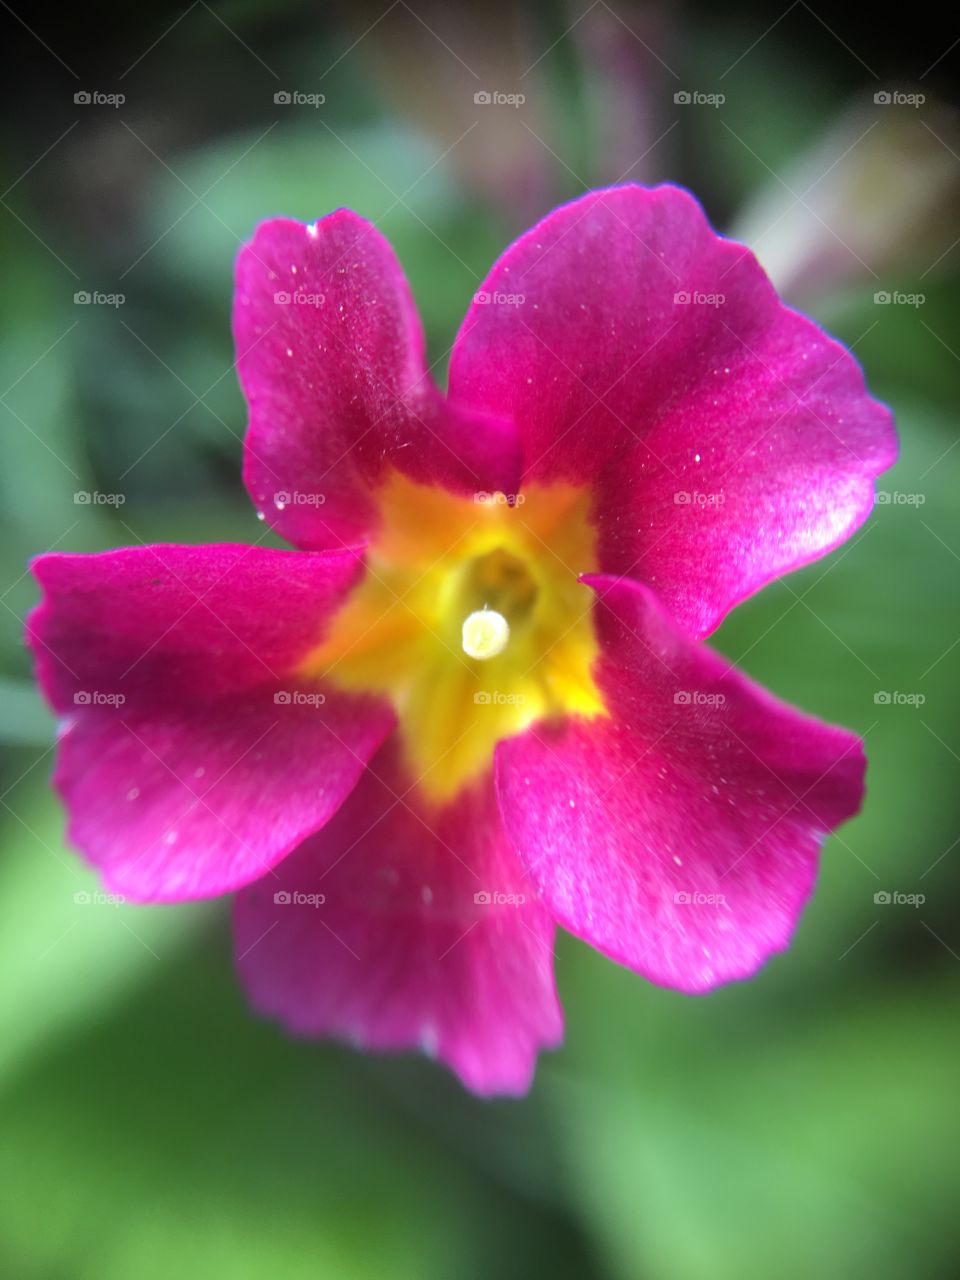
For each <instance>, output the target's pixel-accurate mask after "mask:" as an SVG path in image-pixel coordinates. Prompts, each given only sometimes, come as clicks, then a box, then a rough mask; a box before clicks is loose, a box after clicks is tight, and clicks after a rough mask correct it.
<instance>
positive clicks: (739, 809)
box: [496, 576, 865, 992]
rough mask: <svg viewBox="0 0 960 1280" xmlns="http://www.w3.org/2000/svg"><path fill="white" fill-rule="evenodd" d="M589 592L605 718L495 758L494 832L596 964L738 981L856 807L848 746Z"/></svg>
mask: <svg viewBox="0 0 960 1280" xmlns="http://www.w3.org/2000/svg"><path fill="white" fill-rule="evenodd" d="M588 581H589V582H590V585H592V586H593V587H594V588H595V589H596V591H597V592H598V600H597V604H596V621H597V627H598V633H599V637H600V643H601V657H600V658H599V659H598V661H597V664H596V668H595V675H596V678H597V682H598V685H599V687H600V689H601V691H602V693H603V695H604V698H605V701H606V705H607V707H608V708H609V712H610V715H609V718H600V719H596V720H592V721H589V722H588V721H584V720H570V721H568V722H567V723H565V724H557V725H540V726H537V727H535V728H533V729H531V730H529V731H528V732H527V733H525V734H522V735H520V736H518V737H516V738H513V739H510V740H508V741H505V742H502V743H501V744H500V745H499V746H498V748H497V753H496V776H497V790H498V795H499V800H500V808H501V812H502V814H503V819H504V824H505V826H506V829H507V833H508V835H509V837H510V839H511V840H512V841H513V842H514V844H515V845H516V847H517V848H518V849H519V850H520V853H521V857H522V858H523V860H524V862H525V863H526V865H527V868H528V870H529V871H530V873H531V875H532V876H533V878H534V880H535V881H536V882H537V884H538V885H539V886H540V887H541V890H542V893H543V899H544V902H545V904H546V906H547V907H548V908H549V909H550V910H551V911H552V912H553V914H554V915H555V917H556V919H557V921H558V923H560V924H562V925H564V926H565V927H566V928H567V929H569V930H570V931H571V932H572V933H575V934H577V935H578V936H579V937H581V938H584V939H586V940H587V941H588V942H590V943H592V944H593V945H594V946H596V947H597V948H598V949H599V950H601V951H603V952H605V953H606V954H607V955H609V956H611V957H612V958H613V959H615V960H618V961H620V962H622V963H623V964H626V965H629V966H630V967H631V968H633V969H636V970H637V971H638V972H640V973H642V974H644V975H645V976H647V977H648V978H650V979H651V980H652V981H654V982H657V983H660V984H662V985H664V986H670V987H676V988H678V989H680V990H682V991H688V992H697V991H704V990H707V989H708V988H710V987H713V986H715V985H717V984H718V983H721V982H725V981H728V980H730V979H733V978H745V977H748V976H749V975H750V974H752V973H753V972H754V971H755V970H756V969H757V968H758V967H759V966H760V965H761V964H762V963H763V962H764V961H765V960H766V959H767V958H768V957H769V956H770V955H771V954H772V953H773V952H776V951H779V950H782V949H783V948H784V947H785V946H786V945H787V943H788V942H789V940H790V936H791V934H792V933H793V930H794V928H795V926H796V923H797V919H798V916H799V914H800V911H801V910H802V908H803V906H804V904H805V902H806V901H807V899H808V897H809V895H810V893H811V892H812V889H813V886H814V881H815V879H816V873H817V864H818V855H819V849H820V844H821V842H822V839H823V837H824V835H825V833H826V832H829V831H830V830H832V829H833V828H834V827H836V826H837V825H838V824H839V823H841V822H843V821H845V820H846V819H847V818H849V817H851V816H852V815H853V814H855V813H856V812H857V810H858V808H859V806H860V802H861V799H862V792H863V771H864V764H865V762H864V759H863V752H862V749H861V744H860V741H859V739H858V738H856V737H855V736H854V735H852V734H850V733H848V732H846V731H845V730H843V729H838V728H834V727H832V726H830V725H826V724H822V723H821V722H819V721H817V720H813V719H811V718H810V717H808V716H805V715H801V714H800V713H799V712H798V711H795V710H793V709H792V708H790V707H788V706H786V705H785V704H783V703H780V702H778V701H777V700H776V699H774V698H773V697H771V696H770V695H769V694H768V693H766V692H765V691H764V690H762V689H760V688H759V687H758V686H757V685H755V684H753V683H752V682H751V681H750V680H748V679H746V678H745V677H744V676H743V675H741V674H739V673H738V672H737V671H734V670H732V669H731V668H729V667H728V666H727V665H726V663H725V662H724V661H723V660H722V659H721V658H720V657H719V656H718V655H717V654H715V653H713V652H711V651H710V650H709V649H705V648H702V647H699V646H696V645H694V644H692V643H691V642H690V641H689V640H688V639H686V638H685V637H684V636H683V634H682V633H680V632H679V631H678V630H677V628H676V626H675V624H674V623H673V622H672V621H671V620H670V619H669V618H668V615H667V614H666V612H665V611H664V610H663V608H662V607H661V606H660V604H659V603H658V602H657V599H656V597H655V596H654V594H653V593H652V592H651V591H649V590H648V589H647V588H645V587H643V586H641V585H639V584H637V583H634V582H630V581H627V580H619V581H618V580H615V579H612V578H604V577H602V576H597V577H595V578H592V579H588Z"/></svg>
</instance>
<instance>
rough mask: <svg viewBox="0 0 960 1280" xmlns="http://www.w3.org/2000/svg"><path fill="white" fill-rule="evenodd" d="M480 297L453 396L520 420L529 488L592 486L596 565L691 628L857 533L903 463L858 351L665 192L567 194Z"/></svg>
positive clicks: (510, 253)
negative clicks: (637, 582) (648, 593)
mask: <svg viewBox="0 0 960 1280" xmlns="http://www.w3.org/2000/svg"><path fill="white" fill-rule="evenodd" d="M477 296H478V297H486V298H488V299H491V301H488V302H486V303H483V304H477V303H475V304H474V305H473V306H472V307H471V308H470V311H469V312H468V314H467V317H466V320H465V322H464V325H463V328H462V329H461V331H460V335H459V336H458V338H457V342H456V345H455V347H454V351H453V356H452V359H451V364H450V389H451V395H454V396H456V397H457V399H458V401H459V402H461V403H465V404H469V405H471V406H473V407H474V408H475V409H478V410H480V409H483V410H486V411H488V412H490V413H496V414H501V415H504V416H506V417H510V418H512V419H513V420H514V421H515V422H516V423H517V428H518V430H519V432H520V435H521V439H522V443H523V450H524V479H525V481H527V482H529V481H531V480H549V479H566V480H571V481H574V482H579V483H584V484H591V485H593V486H595V494H594V519H595V521H596V523H597V526H598V530H599V540H600V547H599V556H600V560H599V563H600V567H601V569H602V571H603V572H608V573H616V574H629V575H632V576H634V577H637V578H639V579H642V580H644V581H646V582H649V583H651V584H652V585H654V586H655V587H656V589H657V591H658V592H659V594H660V595H661V597H662V598H663V599H664V600H665V601H666V602H667V604H668V605H669V607H670V608H671V610H672V612H673V613H674V615H675V616H676V617H677V618H678V620H679V621H680V622H681V623H682V624H683V625H684V626H685V627H686V628H687V629H688V630H689V631H691V632H692V633H693V634H694V635H697V636H702V635H705V634H707V633H709V632H710V631H712V630H713V629H714V627H716V626H717V625H718V623H719V622H720V621H721V619H722V618H723V616H724V615H725V613H726V612H727V611H728V610H729V609H730V608H731V607H732V606H733V605H734V604H736V603H738V602H739V601H740V600H742V599H744V598H745V597H746V596H748V595H750V594H751V593H752V592H754V591H756V590H757V589H758V588H759V587H761V586H762V585H763V584H764V583H766V582H769V581H770V580H771V579H772V578H774V577H776V576H778V575H779V574H781V573H784V572H786V571H788V570H790V569H796V568H798V567H799V566H801V565H803V564H806V563H807V562H808V561H810V560H813V559H816V558H817V557H818V556H821V555H823V554H825V553H826V552H827V551H829V550H830V549H831V548H833V547H834V546H836V545H837V544H838V543H839V542H841V541H843V539H844V538H846V537H847V536H849V534H850V533H851V532H852V531H853V530H854V529H855V528H857V527H858V526H859V525H860V524H861V523H862V521H863V520H864V519H865V518H866V516H867V515H868V513H869V511H870V508H871V506H872V503H873V479H874V477H875V476H876V475H877V474H879V472H881V471H883V470H884V469H885V468H886V467H888V466H890V465H891V463H892V462H893V461H894V459H895V456H896V438H895V435H894V432H893V428H892V424H891V417H890V413H889V411H888V410H887V408H886V407H885V406H884V405H881V404H879V403H878V402H877V401H875V400H872V399H871V398H870V397H869V396H868V394H867V392H866V389H865V387H864V382H863V376H862V373H861V371H860V368H859V366H858V365H857V363H856V361H855V360H854V359H853V358H852V357H851V356H850V354H849V353H848V352H847V351H846V350H845V349H844V348H843V347H841V346H840V345H839V344H838V343H836V342H834V341H833V340H832V339H830V338H828V337H827V336H826V335H825V334H824V333H823V332H822V331H821V330H820V329H818V328H817V326H816V325H814V324H813V323H812V322H811V321H809V320H807V319H806V318H805V317H803V316H801V315H798V314H797V313H796V312H794V311H791V310H790V309H789V308H787V307H785V306H784V305H783V304H782V303H780V302H779V300H778V299H777V296H776V293H775V292H774V290H773V287H772V286H771V284H770V282H769V281H768V280H767V278H766V276H765V275H764V273H763V270H762V268H761V267H760V266H759V264H758V263H757V261H756V259H755V258H754V256H753V254H752V253H750V251H749V250H748V249H746V248H745V247H744V246H742V245H738V244H735V243H733V242H732V241H729V240H725V239H723V238H721V237H719V236H717V235H716V234H715V233H714V232H713V230H712V229H711V227H710V226H709V224H708V222H707V220H706V218H705V216H704V214H703V211H702V210H701V208H700V206H699V205H698V204H697V202H696V201H695V200H694V199H693V197H692V196H690V195H688V194H687V193H686V192H685V191H681V190H679V189H678V188H676V187H658V188H656V189H653V190H649V189H646V188H643V187H637V186H626V187H618V188H611V189H609V190H605V191H596V192H591V193H590V194H588V195H586V196H584V197H582V198H581V199H579V200H575V201H574V202H573V203H571V204H568V205H565V206H564V207H562V208H560V209H558V210H557V211H556V212H554V213H552V214H550V215H549V216H548V217H547V218H545V219H544V220H543V221H542V222H541V223H539V224H538V225H537V226H536V227H534V228H533V230H531V231H529V232H527V234H526V235H524V236H522V237H521V238H520V239H519V240H518V241H517V242H516V243H515V244H514V245H513V246H512V247H511V248H510V249H508V250H507V252H506V253H505V254H504V255H503V257H502V258H501V259H500V261H499V262H498V263H497V264H496V265H495V266H494V268H493V270H492V272H491V274H490V276H489V277H488V279H487V281H486V282H485V283H484V286H483V289H482V290H481V292H480V293H479V294H478V295H477ZM511 297H512V298H513V300H514V301H513V303H512V304H511V302H510V298H511ZM496 299H500V300H501V301H500V302H497V301H496ZM517 299H522V301H517Z"/></svg>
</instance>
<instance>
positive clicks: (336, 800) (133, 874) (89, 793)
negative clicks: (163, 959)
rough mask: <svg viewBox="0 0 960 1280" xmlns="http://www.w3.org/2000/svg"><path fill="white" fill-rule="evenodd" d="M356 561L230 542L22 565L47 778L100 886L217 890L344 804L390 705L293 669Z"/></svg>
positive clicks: (182, 892) (258, 871)
mask: <svg viewBox="0 0 960 1280" xmlns="http://www.w3.org/2000/svg"><path fill="white" fill-rule="evenodd" d="M359 568H360V566H359V562H358V560H357V558H356V557H355V556H354V555H352V554H348V553H333V554H329V555H320V554H315V555H311V554H303V553H297V552H285V551H272V550H265V549H263V548H254V547H237V546H213V547H174V546H157V547H142V548H128V549H125V550H121V551H111V552H106V553H104V554H102V555H93V556H66V555H50V556H45V557H43V558H41V559H40V560H38V561H37V562H36V564H35V566H34V571H35V573H36V576H37V578H38V580H39V582H40V584H41V586H42V587H43V589H44V600H43V602H42V604H41V605H40V606H39V607H38V608H37V609H36V610H35V611H34V613H33V614H32V615H31V618H30V619H29V624H28V635H29V640H30V643H31V646H32V648H33V650H34V653H35V655H36V659H37V668H38V676H39V679H40V682H41V684H42V687H43V689H44V692H45V693H46V695H47V697H48V699H49V700H50V702H51V703H52V705H53V706H54V708H55V709H56V710H57V711H59V712H60V713H61V715H62V716H63V721H62V727H61V737H60V743H59V759H58V767H57V773H56V781H57V785H58V786H59V788H60V790H61V792H62V794H63V797H64V801H65V804H66V807H67V810H68V814H69V820H70V821H69V835H70V838H71V840H72V841H73V842H74V843H75V844H76V845H77V846H78V847H79V848H80V849H82V851H83V852H84V853H85V855H86V856H87V858H88V859H89V860H90V861H91V862H92V863H93V864H94V865H95V866H97V867H99V868H100V869H101V871H102V872H103V876H104V880H105V883H106V884H107V885H108V886H109V888H110V889H111V890H113V891H115V892H118V893H123V894H126V895H127V896H128V897H131V898H136V899H138V900H142V901H147V900H156V899H181V898H193V897H207V896H210V895H213V894H218V893H223V892H225V891H227V890H230V889H233V888H236V887H237V886H238V885H241V884H245V883H247V882H248V881H250V880H253V879H256V878H257V877H259V876H262V875H263V874H264V873H265V872H266V871H268V870H269V869H270V867H271V866H272V865H273V864H274V863H275V862H277V861H278V860H279V859H281V858H283V857H284V856H285V854H286V853H288V852H289V850H290V849H292V848H294V847H295V846H296V845H297V844H298V843H299V842H300V841H301V840H303V838H304V837H305V836H307V835H309V834H311V833H312V832H313V831H316V830H317V829H318V827H320V826H322V825H323V823H324V822H325V821H326V820H327V818H329V816H330V815H331V813H333V811H334V810H335V809H336V808H337V807H338V806H339V804H340V803H341V802H342V801H343V799H344V797H345V796H346V795H347V794H348V792H349V791H350V790H351V788H352V787H353V785H354V783H355V782H356V780H357V777H358V776H359V774H360V772H361V771H362V770H363V768H364V766H365V764H366V761H367V760H368V759H369V758H370V756H371V755H372V753H373V752H374V751H375V750H376V748H377V746H378V745H379V743H380V742H381V741H382V740H383V738H384V737H385V736H386V735H387V734H388V733H389V731H390V728H391V726H392V723H393V717H392V713H391V712H390V711H389V709H388V708H386V707H384V706H383V705H381V704H380V703H377V702H374V701H372V700H366V699H358V698H347V697H345V696H343V695H341V694H333V693H330V692H329V691H324V690H322V689H321V688H319V687H317V686H304V685H302V684H301V682H299V681H298V680H297V679H296V677H293V676H292V675H291V671H292V670H293V668H294V666H295V664H296V663H297V662H299V660H300V659H302V657H303V656H304V655H305V653H306V652H307V651H308V649H309V648H310V647H311V646H313V645H315V644H316V643H317V642H318V640H319V639H320V638H321V637H322V635H323V630H324V626H325V623H326V621H327V619H328V618H329V616H330V615H331V613H332V611H333V610H334V609H335V608H336V606H337V605H338V604H339V603H340V601H341V600H342V599H343V598H344V596H345V594H346V592H347V591H348V590H349V588H350V586H351V585H352V583H353V582H354V581H355V580H356V578H357V575H358V572H359Z"/></svg>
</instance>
